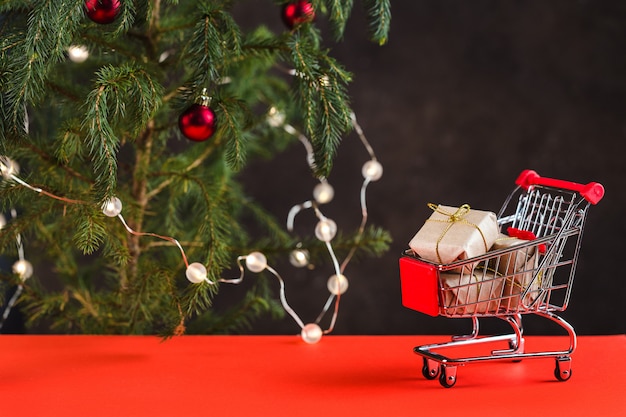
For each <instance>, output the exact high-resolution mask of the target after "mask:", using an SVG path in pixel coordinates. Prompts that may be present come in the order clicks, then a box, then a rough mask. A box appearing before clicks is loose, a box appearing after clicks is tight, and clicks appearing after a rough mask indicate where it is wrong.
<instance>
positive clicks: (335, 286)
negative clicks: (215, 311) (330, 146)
mask: <svg viewBox="0 0 626 417" xmlns="http://www.w3.org/2000/svg"><path fill="white" fill-rule="evenodd" d="M228 81H229V80H228ZM320 81H321V85H325V84H326V83H327V82H328V79H326V80H324V79H323V78H322V79H321V80H320ZM203 94H205V93H204V92H203ZM351 118H352V123H353V126H354V127H355V130H356V132H357V134H358V135H359V138H360V139H361V141H362V142H363V145H364V146H365V148H366V150H367V151H368V153H369V154H370V157H371V160H370V161H368V162H366V163H365V164H364V165H363V168H362V174H363V177H364V178H365V181H364V182H363V186H362V187H361V211H362V221H361V226H360V228H359V231H358V233H357V237H356V239H355V241H356V242H358V241H359V240H360V237H361V235H362V234H363V232H364V227H365V223H366V220H367V207H366V204H365V191H366V188H367V185H368V184H369V182H373V181H377V180H378V179H380V178H381V176H382V165H381V164H380V163H379V162H378V161H377V160H376V157H375V155H374V153H373V150H372V148H371V146H370V145H369V143H368V142H367V139H366V138H365V136H364V134H363V131H362V129H361V128H360V126H359V125H358V124H357V122H356V118H355V117H354V114H352V115H351ZM267 123H268V124H269V125H270V126H272V127H276V128H279V127H282V128H283V129H284V130H285V131H286V132H288V133H290V134H293V135H295V136H297V137H298V139H299V140H300V142H302V144H303V145H304V147H305V150H306V153H307V163H308V165H309V167H310V168H311V169H312V170H315V169H316V165H315V159H314V152H313V147H312V146H311V143H310V142H309V140H308V139H307V138H306V136H304V135H303V134H301V133H300V132H298V131H297V130H296V129H295V128H294V127H293V126H291V125H289V124H286V123H285V115H284V114H283V113H281V112H280V111H278V110H277V109H276V108H271V109H270V111H269V112H268V116H267ZM0 170H1V173H2V176H3V177H4V178H5V179H7V180H13V181H15V182H16V183H18V184H20V185H22V186H24V187H26V188H29V189H31V190H33V191H35V192H37V193H40V194H43V195H46V196H48V197H51V198H55V199H57V200H60V201H63V202H65V203H70V204H86V202H83V201H78V200H71V199H68V198H64V197H60V196H56V195H54V194H52V193H49V192H47V191H45V190H42V189H40V188H36V187H33V186H31V185H29V184H28V183H26V182H25V181H23V180H21V179H20V178H18V177H17V174H18V173H19V165H18V164H17V163H16V162H15V161H13V160H11V159H10V158H8V157H5V156H0ZM318 180H319V183H318V184H317V185H316V186H315V187H314V190H313V198H314V200H313V201H305V202H304V203H302V204H298V205H296V206H294V207H293V208H292V209H291V210H290V212H289V215H288V220H287V228H288V230H289V231H293V223H294V219H295V216H296V215H297V214H298V213H299V212H300V211H302V210H305V209H309V208H312V209H314V211H315V215H316V217H317V218H318V220H319V221H318V223H317V225H316V226H315V231H314V232H315V236H316V237H317V238H318V239H319V240H321V241H322V242H324V243H325V244H326V247H327V249H328V253H329V255H330V257H331V259H332V263H333V266H334V270H335V274H333V275H332V276H331V277H330V278H329V279H328V282H327V288H328V291H329V292H330V296H329V297H328V299H327V301H326V303H325V305H324V307H323V309H322V311H321V313H320V315H319V316H318V317H317V319H316V321H315V322H314V323H308V324H306V325H305V324H304V322H303V321H302V319H301V318H300V317H299V316H298V314H297V313H296V312H295V311H294V310H293V309H292V308H291V306H289V304H288V302H287V298H286V294H285V282H284V280H283V279H282V277H281V276H280V274H279V273H278V272H277V271H276V270H274V269H273V268H272V267H270V266H269V265H268V262H267V258H266V257H265V255H264V254H263V253H261V252H258V251H254V252H251V253H249V254H248V255H246V256H239V257H238V258H237V265H238V267H239V269H240V276H239V278H236V279H223V278H220V279H218V280H217V281H219V282H221V283H228V284H239V283H241V282H242V280H243V278H244V274H245V270H244V267H243V265H242V262H243V263H244V264H245V267H246V268H247V269H248V270H249V271H250V272H253V273H260V272H262V271H268V272H270V273H271V274H272V275H274V276H275V277H276V279H277V280H278V281H279V284H280V290H279V298H280V302H281V304H282V306H283V308H284V310H285V311H286V312H287V313H288V314H289V315H290V316H291V317H292V318H293V319H294V321H295V322H296V323H297V324H298V326H299V327H300V328H301V333H300V336H301V338H302V340H303V341H304V342H306V343H309V344H313V343H317V342H319V341H320V340H321V338H322V336H323V335H324V334H328V333H330V332H332V330H333V329H334V326H335V322H336V319H337V316H338V309H339V300H340V297H341V295H342V294H344V293H345V292H346V290H347V289H348V280H347V278H346V277H345V275H344V274H343V272H344V270H345V268H346V265H347V264H348V262H349V261H350V259H351V257H352V256H353V254H354V252H355V250H356V244H355V245H354V246H353V247H352V248H351V250H350V252H349V254H348V256H347V257H346V258H345V260H344V262H343V263H342V265H341V266H340V265H339V261H338V260H337V257H336V255H335V252H334V250H333V247H332V245H331V243H330V242H331V241H332V240H333V239H334V237H335V236H336V234H337V224H336V223H335V222H334V221H333V220H331V219H329V218H327V217H326V216H324V215H323V214H322V212H321V211H320V209H319V208H318V205H321V204H327V203H329V202H330V201H332V200H333V198H334V189H333V187H332V186H331V185H330V184H329V183H328V181H327V180H326V178H324V177H320V178H318ZM122 206H123V205H122V202H121V200H120V199H119V198H117V197H112V198H110V199H109V200H107V201H106V202H105V203H104V204H103V205H102V207H101V210H102V212H103V214H104V215H106V216H108V217H118V219H119V220H120V222H121V223H122V225H123V226H124V227H125V228H126V230H127V231H128V233H130V234H133V235H136V236H152V237H156V238H159V239H162V240H166V241H168V242H170V243H172V244H174V245H176V246H177V247H178V248H179V250H180V252H181V256H182V259H183V261H184V263H185V266H186V270H185V276H186V278H187V279H188V280H189V281H190V282H191V283H193V284H199V283H202V282H207V283H209V284H216V282H213V281H211V280H210V279H209V278H208V273H207V267H206V266H205V265H203V264H202V263H199V262H194V263H191V264H189V263H188V261H187V257H186V254H185V251H184V250H183V247H182V246H181V245H180V243H179V242H178V241H177V240H176V239H174V238H172V237H168V236H161V235H158V234H155V233H147V232H137V231H135V230H133V229H132V228H131V227H130V226H128V224H127V223H126V221H125V220H124V218H123V216H122V215H121V212H122ZM5 225H6V219H4V218H3V217H1V218H0V229H1V228H2V227H4V226H5ZM17 242H18V247H19V251H18V252H19V254H20V260H19V261H17V262H16V263H15V264H14V266H13V270H14V272H15V273H16V274H17V275H19V276H20V277H21V278H22V280H26V279H28V278H29V277H30V276H32V273H33V271H32V265H31V264H30V262H28V261H26V260H24V259H23V248H22V246H21V239H20V236H19V235H18V236H17ZM289 261H290V263H291V264H292V265H293V266H295V267H305V266H310V264H309V262H310V255H309V252H308V251H307V250H306V249H302V248H301V247H300V244H298V246H297V247H296V249H294V250H292V251H291V252H290V254H289ZM22 290H23V288H22V286H21V285H20V286H18V291H17V292H16V293H15V294H14V296H13V298H12V301H13V302H12V303H11V304H10V306H12V305H13V303H15V301H16V300H17V297H19V294H20V293H21V291H22ZM333 301H334V312H333V315H332V318H331V321H330V324H329V326H328V328H327V329H326V330H322V328H321V327H320V325H319V322H320V321H321V319H322V318H323V317H324V315H325V314H326V313H327V311H328V310H329V309H330V307H331V305H333ZM9 310H10V307H8V308H7V309H5V313H4V318H6V316H8V313H9ZM181 314H182V313H181ZM1 326H2V322H0V327H1Z"/></svg>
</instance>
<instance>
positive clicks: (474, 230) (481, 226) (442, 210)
mask: <svg viewBox="0 0 626 417" xmlns="http://www.w3.org/2000/svg"><path fill="white" fill-rule="evenodd" d="M428 206H429V207H430V208H431V209H432V210H433V214H432V215H431V216H430V217H429V218H428V220H426V222H425V223H424V225H423V226H422V227H421V228H420V229H419V231H418V232H417V233H416V234H415V236H413V238H412V239H411V241H410V242H409V247H410V248H411V250H413V252H414V253H415V254H416V255H418V256H419V257H421V258H423V259H425V260H428V261H431V262H437V263H439V264H449V263H452V262H454V261H458V260H462V259H468V258H471V257H474V256H478V255H482V254H484V253H486V252H487V251H488V250H489V249H490V248H491V246H492V245H493V243H494V242H495V240H496V239H497V237H498V234H499V231H498V223H497V219H496V215H495V214H494V213H492V212H489V211H482V210H474V209H471V208H470V206H469V205H467V204H464V205H463V206H461V207H450V206H444V205H438V206H437V205H434V204H429V205H428ZM469 269H471V267H470V268H469Z"/></svg>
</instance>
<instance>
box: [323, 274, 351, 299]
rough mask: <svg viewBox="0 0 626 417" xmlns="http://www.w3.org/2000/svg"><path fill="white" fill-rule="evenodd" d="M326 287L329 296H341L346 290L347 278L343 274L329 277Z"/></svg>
mask: <svg viewBox="0 0 626 417" xmlns="http://www.w3.org/2000/svg"><path fill="white" fill-rule="evenodd" d="M326 286H327V288H328V291H329V292H330V293H331V294H334V295H341V294H343V293H345V292H346V291H347V290H348V278H346V276H345V275H343V274H339V275H331V277H330V278H328V282H327V283H326Z"/></svg>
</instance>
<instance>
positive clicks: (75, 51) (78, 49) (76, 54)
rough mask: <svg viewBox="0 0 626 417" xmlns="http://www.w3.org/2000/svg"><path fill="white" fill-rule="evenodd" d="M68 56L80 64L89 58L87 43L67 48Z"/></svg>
mask: <svg viewBox="0 0 626 417" xmlns="http://www.w3.org/2000/svg"><path fill="white" fill-rule="evenodd" d="M67 56H68V57H69V58H70V61H72V62H76V63H77V64H80V63H82V62H85V61H86V60H87V58H89V50H88V49H87V47H86V46H85V45H72V46H70V47H69V48H67Z"/></svg>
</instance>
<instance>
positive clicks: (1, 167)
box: [0, 156, 20, 180]
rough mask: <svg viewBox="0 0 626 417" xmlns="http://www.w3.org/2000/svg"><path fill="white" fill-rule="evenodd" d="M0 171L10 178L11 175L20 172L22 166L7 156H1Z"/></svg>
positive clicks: (6, 178) (6, 177) (7, 178)
mask: <svg viewBox="0 0 626 417" xmlns="http://www.w3.org/2000/svg"><path fill="white" fill-rule="evenodd" d="M0 172H1V173H2V176H3V177H4V179H5V180H10V179H11V175H17V174H19V173H20V166H19V164H18V163H17V162H15V161H14V160H12V159H11V158H9V157H7V156H0Z"/></svg>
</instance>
